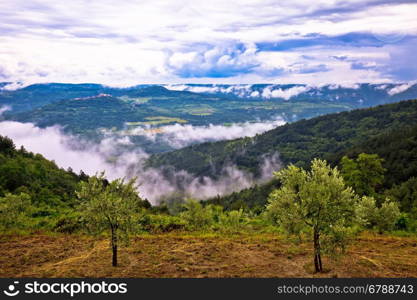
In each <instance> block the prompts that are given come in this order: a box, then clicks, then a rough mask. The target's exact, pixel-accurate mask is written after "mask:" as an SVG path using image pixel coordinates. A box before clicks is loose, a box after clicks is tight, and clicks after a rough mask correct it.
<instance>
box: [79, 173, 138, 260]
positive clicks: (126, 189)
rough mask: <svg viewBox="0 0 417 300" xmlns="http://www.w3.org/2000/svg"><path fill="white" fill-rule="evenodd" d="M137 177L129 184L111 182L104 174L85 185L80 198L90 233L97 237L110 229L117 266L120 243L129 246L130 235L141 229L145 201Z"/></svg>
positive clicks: (80, 209) (80, 192) (116, 181)
mask: <svg viewBox="0 0 417 300" xmlns="http://www.w3.org/2000/svg"><path fill="white" fill-rule="evenodd" d="M135 181H136V179H135V178H133V179H131V180H129V181H128V182H127V183H125V182H124V180H123V179H116V180H113V181H111V182H107V180H106V179H105V177H104V173H101V174H100V175H98V176H92V177H90V178H89V180H88V182H81V183H80V187H79V190H78V191H77V196H78V198H79V199H80V200H81V203H80V205H79V207H78V209H79V212H80V213H81V215H82V217H83V220H84V221H85V223H86V225H87V228H88V230H89V232H91V233H94V234H99V233H102V232H103V231H105V230H109V231H110V233H111V246H112V250H113V266H117V248H118V244H119V241H122V242H125V243H127V242H128V241H129V234H130V233H131V232H134V231H135V230H137V225H138V219H139V215H140V213H141V207H140V204H141V199H140V198H139V196H138V192H137V190H136V185H135Z"/></svg>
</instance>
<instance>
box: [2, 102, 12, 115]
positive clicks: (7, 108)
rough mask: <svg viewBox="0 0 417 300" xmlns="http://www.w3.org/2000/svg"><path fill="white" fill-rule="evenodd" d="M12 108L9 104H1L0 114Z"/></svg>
mask: <svg viewBox="0 0 417 300" xmlns="http://www.w3.org/2000/svg"><path fill="white" fill-rule="evenodd" d="M11 109H12V108H11V107H10V106H9V105H3V106H0V116H1V115H2V114H3V113H4V112H6V111H8V110H11Z"/></svg>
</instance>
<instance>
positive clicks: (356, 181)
mask: <svg viewBox="0 0 417 300" xmlns="http://www.w3.org/2000/svg"><path fill="white" fill-rule="evenodd" d="M382 162H383V159H381V158H379V156H378V155H377V154H366V153H361V154H359V156H358V157H357V158H356V159H350V158H348V157H347V156H344V157H343V158H342V161H341V165H342V172H341V173H342V176H343V178H344V180H345V182H346V184H347V185H348V186H351V187H352V188H353V189H354V191H355V192H356V193H357V194H358V195H360V196H375V195H376V189H377V188H378V186H380V185H381V184H382V183H383V181H384V173H385V171H386V169H384V168H383V167H382Z"/></svg>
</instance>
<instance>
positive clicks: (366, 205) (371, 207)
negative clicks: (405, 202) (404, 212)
mask: <svg viewBox="0 0 417 300" xmlns="http://www.w3.org/2000/svg"><path fill="white" fill-rule="evenodd" d="M355 210H356V216H357V218H358V221H359V223H360V224H361V225H362V226H364V227H368V228H375V229H376V230H378V232H379V233H383V232H384V231H390V230H392V229H394V226H395V222H396V221H397V220H398V218H399V216H400V209H399V207H398V204H397V203H396V202H395V201H392V200H391V199H389V198H386V199H385V201H384V202H383V203H382V205H381V206H380V207H378V206H377V204H376V201H375V199H374V198H373V197H366V196H365V197H362V200H361V201H360V202H359V203H358V205H357V206H356V208H355Z"/></svg>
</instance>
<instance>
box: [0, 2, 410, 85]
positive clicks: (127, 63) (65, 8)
mask: <svg viewBox="0 0 417 300" xmlns="http://www.w3.org/2000/svg"><path fill="white" fill-rule="evenodd" d="M378 3H379V5H378ZM359 7H360V9H359ZM416 10H417V4H416V3H396V2H395V1H359V0H355V1H349V2H347V1H342V0H340V1H339V0H337V1H336V0H333V1H327V0H320V1H314V2H312V1H301V0H297V1H290V2H285V1H269V0H243V1H242V0H240V1H237V0H232V1H226V2H225V1H221V0H213V1H210V2H209V3H208V2H207V1H198V0H197V1H190V0H179V1H151V0H141V1H135V0H129V1H127V0H122V1H111V0H103V1H85V0H73V1H66V2H60V1H52V0H42V1H41V0H15V1H1V2H0V28H1V29H0V44H1V45H2V46H1V49H0V66H1V68H0V80H1V81H13V82H18V81H20V82H24V83H25V84H28V83H37V82H74V83H79V82H98V83H103V84H111V85H117V86H128V85H135V84H137V83H174V82H175V83H185V82H196V83H199V82H212V83H215V82H217V83H220V82H223V83H256V82H266V83H278V82H279V83H282V82H287V83H289V82H292V83H309V84H311V83H317V81H327V82H340V81H350V82H368V81H376V80H378V79H379V80H383V81H386V80H391V81H392V80H395V78H392V77H389V76H386V75H384V74H383V73H381V72H380V71H366V70H351V69H350V67H349V64H347V63H346V62H332V61H331V60H330V59H329V58H328V57H329V56H327V59H326V58H325V57H324V56H323V55H320V54H321V53H322V54H324V53H331V54H333V55H335V54H342V55H346V54H347V55H349V56H355V55H359V56H361V55H364V56H365V58H364V62H365V63H367V65H368V63H369V65H372V64H373V63H374V60H373V59H372V58H369V57H367V55H368V53H369V52H370V50H375V51H377V50H380V52H381V53H384V52H385V53H388V56H389V53H391V52H395V49H394V48H401V47H409V46H407V45H405V44H401V43H398V44H391V46H392V47H391V48H392V49H389V48H387V47H386V46H384V47H372V46H367V45H364V46H362V45H360V47H349V46H347V45H322V46H318V47H309V48H308V49H303V51H298V50H297V49H295V50H292V51H285V49H283V50H282V51H264V50H260V49H258V46H257V45H258V44H262V43H276V44H278V45H279V43H281V42H284V41H285V40H288V39H302V38H303V37H305V36H306V35H316V36H330V37H334V36H338V35H343V34H347V33H350V32H368V31H371V32H372V33H373V34H374V36H375V40H376V41H377V39H379V40H381V39H382V40H384V37H389V36H392V35H390V34H391V33H394V35H396V36H404V35H405V34H406V35H410V36H413V35H415V34H417V19H416V18H415V14H416ZM387 33H388V35H387ZM388 42H389V41H388ZM240 45H245V46H246V49H243V48H239V46H240ZM236 47H237V48H236ZM410 49H413V48H410ZM306 52H308V53H309V55H310V54H314V53H315V54H318V55H312V56H314V57H315V59H316V60H317V61H315V64H313V65H318V64H325V65H326V66H328V67H329V68H330V70H329V71H328V72H326V73H325V76H324V75H323V74H322V73H318V74H311V73H310V74H300V73H297V72H293V71H294V70H295V69H294V66H295V65H303V63H305V61H303V59H302V58H301V57H302V56H303V55H304V54H305V53H306ZM312 52H314V53H312ZM390 62H391V60H390V58H389V57H388V58H387V59H386V60H384V61H377V63H383V64H385V65H389V64H390ZM281 69H283V70H284V71H288V72H287V73H284V74H279V75H277V73H276V70H281ZM213 71H214V72H213ZM295 71H296V70H295ZM193 76H194V77H193ZM320 77H323V78H320Z"/></svg>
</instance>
